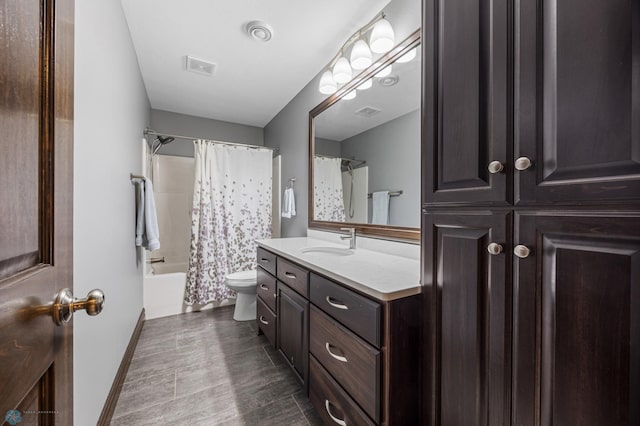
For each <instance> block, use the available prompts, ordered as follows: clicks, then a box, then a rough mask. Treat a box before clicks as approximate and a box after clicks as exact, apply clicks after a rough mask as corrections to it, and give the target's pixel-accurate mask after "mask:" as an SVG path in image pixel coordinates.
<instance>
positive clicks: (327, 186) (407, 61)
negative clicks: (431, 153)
mask: <svg viewBox="0 0 640 426" xmlns="http://www.w3.org/2000/svg"><path fill="white" fill-rule="evenodd" d="M420 64H421V57H420V49H419V47H416V46H414V47H413V48H411V49H409V50H407V51H406V53H405V54H403V55H402V56H401V57H400V58H399V59H397V60H396V61H395V62H393V63H392V64H390V65H389V66H386V67H384V68H383V69H382V71H380V72H378V73H377V74H375V75H374V76H373V78H371V79H368V80H366V81H365V82H364V83H363V84H361V85H360V86H359V87H358V88H357V89H356V90H353V91H352V93H355V95H356V96H355V98H352V99H346V98H345V97H343V98H342V99H340V100H338V101H337V102H335V103H333V104H332V105H331V106H329V107H328V108H327V109H325V110H323V111H321V112H320V113H319V114H318V115H316V116H315V117H313V129H314V141H313V142H314V143H313V144H312V146H313V147H314V151H313V152H312V155H313V186H312V188H313V219H314V220H315V221H328V222H350V223H354V224H372V225H382V226H392V227H410V228H419V226H420V98H421V75H420V74H421V73H420V72H421V66H420Z"/></svg>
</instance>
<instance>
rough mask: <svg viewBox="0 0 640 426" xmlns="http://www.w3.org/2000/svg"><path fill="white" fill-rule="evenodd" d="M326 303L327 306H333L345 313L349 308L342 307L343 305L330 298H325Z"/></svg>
mask: <svg viewBox="0 0 640 426" xmlns="http://www.w3.org/2000/svg"><path fill="white" fill-rule="evenodd" d="M327 303H328V304H329V305H331V306H333V307H334V308H336V309H344V310H345V311H346V310H347V309H349V307H348V306H347V305H344V304H342V303H340V302H338V301H337V300H335V299H332V298H331V296H327Z"/></svg>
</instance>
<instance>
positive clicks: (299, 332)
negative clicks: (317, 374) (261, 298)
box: [276, 282, 309, 385]
mask: <svg viewBox="0 0 640 426" xmlns="http://www.w3.org/2000/svg"><path fill="white" fill-rule="evenodd" d="M277 288H278V321H277V324H278V326H277V332H276V339H277V341H278V348H279V349H280V351H281V352H282V354H283V355H284V357H285V358H286V359H287V361H288V362H289V364H291V366H292V367H293V369H294V370H295V372H296V373H297V374H298V375H299V378H300V380H301V381H302V383H303V384H305V385H306V384H307V377H308V369H309V301H308V300H306V299H305V298H303V297H302V296H300V295H299V294H298V293H296V292H295V291H294V290H292V289H291V288H289V287H287V286H286V285H284V284H283V283H281V282H278V287H277Z"/></svg>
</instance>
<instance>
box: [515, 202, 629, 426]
mask: <svg viewBox="0 0 640 426" xmlns="http://www.w3.org/2000/svg"><path fill="white" fill-rule="evenodd" d="M552 215H553V214H552V213H543V212H540V213H536V214H534V213H522V214H519V215H518V216H517V225H518V226H517V227H516V232H515V242H516V243H518V244H524V245H526V246H528V247H530V248H531V249H532V254H531V255H530V256H529V257H527V258H525V259H518V258H514V268H515V269H514V277H515V278H514V279H515V283H514V292H515V293H514V303H515V305H514V321H515V323H514V333H515V334H514V381H513V383H514V414H513V420H514V424H519V425H534V424H580V425H594V426H595V425H602V424H612V425H613V424H615V425H635V424H639V423H640V406H639V405H638V401H640V215H635V216H633V215H615V214H613V215H612V214H603V215H602V216H600V217H598V216H595V215H593V214H591V215H589V216H585V215H580V214H570V213H565V214H564V215H563V216H556V217H553V216H552ZM536 407H539V409H537V408H536Z"/></svg>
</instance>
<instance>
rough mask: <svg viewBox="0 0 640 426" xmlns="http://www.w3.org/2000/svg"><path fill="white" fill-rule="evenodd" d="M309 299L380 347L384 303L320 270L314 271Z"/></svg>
mask: <svg viewBox="0 0 640 426" xmlns="http://www.w3.org/2000/svg"><path fill="white" fill-rule="evenodd" d="M309 293H310V297H309V299H310V300H311V302H312V303H313V304H315V305H316V306H317V307H319V308H320V309H322V310H323V311H325V312H326V313H328V314H329V315H331V316H332V317H333V318H335V319H337V320H338V321H340V322H341V323H342V324H343V325H345V326H347V327H348V328H349V329H351V331H353V332H355V333H356V334H357V335H359V336H360V337H362V338H363V339H364V340H366V341H367V342H369V343H371V344H372V345H374V346H375V347H377V348H379V347H380V344H381V338H380V334H381V333H380V327H381V322H382V321H381V319H382V318H381V317H382V306H381V305H380V304H379V303H376V302H374V301H372V300H369V299H367V298H366V297H363V296H360V295H359V294H357V293H355V292H354V291H351V290H349V289H347V288H345V287H342V286H341V285H338V284H336V283H334V282H333V281H330V280H328V279H326V278H323V277H321V276H319V275H316V274H313V273H312V274H311V277H310V285H309Z"/></svg>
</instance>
